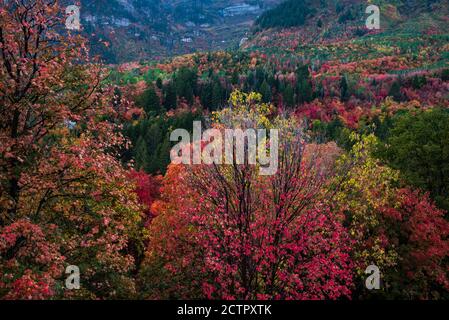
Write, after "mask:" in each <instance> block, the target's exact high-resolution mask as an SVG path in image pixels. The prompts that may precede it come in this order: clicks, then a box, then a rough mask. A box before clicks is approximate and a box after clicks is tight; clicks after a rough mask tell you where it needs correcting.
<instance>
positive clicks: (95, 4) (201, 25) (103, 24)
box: [65, 0, 281, 63]
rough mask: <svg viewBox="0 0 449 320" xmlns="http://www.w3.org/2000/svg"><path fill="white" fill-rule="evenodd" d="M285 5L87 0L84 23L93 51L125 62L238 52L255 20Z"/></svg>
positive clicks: (267, 0)
mask: <svg viewBox="0 0 449 320" xmlns="http://www.w3.org/2000/svg"><path fill="white" fill-rule="evenodd" d="M65 2H66V3H67V4H69V3H70V2H69V1H65ZM280 2H281V0H250V1H240V0H219V1H215V0H214V1H211V0H95V1H93V0H82V1H81V20H82V26H83V29H84V33H85V34H86V35H88V36H89V37H90V39H91V43H92V45H93V48H94V52H96V53H100V54H101V55H102V56H103V58H105V59H106V61H107V62H110V63H120V62H126V61H133V60H141V59H158V58H163V57H167V56H174V55H177V54H185V53H191V52H195V51H208V50H218V49H225V48H228V47H236V46H238V44H239V42H240V40H241V39H242V38H243V37H244V36H245V34H246V33H247V32H248V31H249V29H250V28H251V26H252V22H253V20H254V19H255V18H256V17H257V16H258V15H259V14H261V13H262V12H263V11H264V10H266V9H269V8H271V7H273V6H275V5H277V4H279V3H280ZM104 43H107V46H105V45H104Z"/></svg>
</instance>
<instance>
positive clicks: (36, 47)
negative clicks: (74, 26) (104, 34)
mask: <svg viewBox="0 0 449 320" xmlns="http://www.w3.org/2000/svg"><path fill="white" fill-rule="evenodd" d="M129 2H132V1H129ZM155 2H157V1H155ZM243 2H244V1H243ZM262 2H263V1H262ZM112 3H114V1H111V6H112ZM370 4H376V5H378V7H379V8H380V28H379V29H378V28H374V29H373V28H367V27H366V26H365V20H366V19H367V17H368V16H369V14H366V12H365V9H366V7H367V6H368V5H370ZM155 5H156V4H155ZM66 6H67V3H66V2H65V1H57V0H29V1H21V0H11V1H6V0H0V299H1V300H3V299H5V300H60V299H64V300H65V299H67V300H72V299H73V300H77V299H79V300H90V299H93V300H96V299H98V300H106V299H112V300H115V299H138V300H184V299H188V300H191V299H198V300H201V299H207V300H371V299H378V300H394V299H401V300H447V299H449V213H448V212H449V29H448V26H449V3H448V1H445V0H427V1H400V0H391V1H387V0H379V1H361V0H341V1H328V0H316V1H315V0H298V1H291V0H288V1H285V2H283V3H282V4H280V5H279V6H274V7H273V8H272V9H269V10H266V11H264V13H263V14H261V15H260V16H259V17H258V18H257V19H254V22H253V25H252V27H251V29H249V30H248V31H247V33H248V36H247V37H246V38H245V39H242V41H240V43H239V44H238V45H237V46H231V47H230V48H228V49H226V50H217V51H212V50H211V51H200V50H198V51H196V52H192V53H189V54H185V55H178V56H164V57H158V58H157V59H156V58H153V57H151V56H150V57H147V58H146V59H141V60H134V61H116V63H113V64H112V63H109V62H107V59H105V57H104V56H102V51H101V50H98V48H96V49H95V50H93V49H92V46H93V44H92V42H95V41H97V40H95V39H94V38H93V36H92V35H91V34H89V32H87V31H86V29H84V30H83V29H81V30H79V31H78V30H70V29H67V27H66V20H67V13H66V10H65V8H66ZM81 10H83V4H81ZM227 10H228V11H226V12H233V11H231V10H237V9H235V8H234V9H232V7H231V9H227ZM82 12H83V11H81V13H82ZM176 27H177V28H178V27H179V26H176ZM104 28H106V27H104ZM108 28H109V27H108ZM173 28H174V27H173ZM176 30H177V32H179V30H180V29H179V28H178V29H176ZM89 31H90V30H89ZM111 34H112V33H111ZM114 34H116V37H117V38H116V39H115V40H114V41H116V42H117V41H120V38H118V37H119V32H118V31H117V33H115V32H114ZM243 40H245V41H243ZM97 42H98V41H97ZM95 45H96V46H98V43H95ZM101 45H102V46H104V51H103V53H104V52H106V51H108V52H109V51H110V50H114V47H113V46H112V48H110V47H109V46H110V44H109V43H108V42H107V41H104V43H102V44H101ZM194 122H200V123H201V124H202V126H203V127H204V128H209V129H213V130H215V131H214V132H218V133H220V132H225V130H226V129H237V128H238V129H242V130H246V129H259V130H267V131H270V130H276V132H278V138H279V139H278V140H279V141H278V143H277V144H276V151H277V155H278V159H277V160H278V161H277V171H276V173H275V174H273V175H260V174H259V169H260V166H261V165H260V164H251V163H248V162H247V161H244V162H243V163H237V162H234V163H232V164H217V163H214V164H206V163H200V164H193V165H190V164H186V163H175V162H174V161H173V152H172V150H173V147H174V146H175V145H176V143H177V142H176V141H173V139H172V138H171V136H172V132H173V131H174V130H176V129H184V130H186V131H187V132H193V125H194ZM248 140H249V139H248ZM208 143H211V141H201V144H200V148H207V144H208ZM248 144H249V142H248ZM266 147H267V148H268V150H269V151H271V152H274V149H275V145H274V144H270V143H268V144H267V145H266ZM189 148H193V149H194V148H195V147H194V146H193V147H192V146H191V145H187V149H189ZM248 148H249V147H248ZM185 150H186V149H184V151H185ZM245 150H246V149H245ZM184 151H183V152H184ZM370 270H371V271H370ZM372 272H374V274H375V273H376V272H378V273H379V279H377V280H376V279H375V278H369V276H370V275H371V274H372ZM73 274H75V275H77V276H78V277H79V278H78V279H76V278H73ZM367 279H368V280H367ZM370 279H371V280H370ZM72 280H73V281H72Z"/></svg>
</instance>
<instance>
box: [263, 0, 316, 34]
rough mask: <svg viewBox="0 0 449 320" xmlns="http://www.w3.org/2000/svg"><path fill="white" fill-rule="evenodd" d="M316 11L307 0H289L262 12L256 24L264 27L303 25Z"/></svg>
mask: <svg viewBox="0 0 449 320" xmlns="http://www.w3.org/2000/svg"><path fill="white" fill-rule="evenodd" d="M314 12H315V10H314V9H312V8H311V7H310V6H309V3H308V2H307V1H305V0H288V1H285V2H283V3H281V4H280V5H279V6H278V7H276V8H274V9H272V10H268V11H267V12H265V13H264V14H262V15H261V16H260V17H259V18H258V19H257V21H256V25H258V26H260V27H261V28H262V29H268V28H275V27H295V26H302V25H304V23H305V22H306V18H307V17H308V16H309V15H313V14H314Z"/></svg>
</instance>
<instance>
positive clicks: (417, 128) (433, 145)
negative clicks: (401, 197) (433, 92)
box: [377, 109, 449, 209]
mask: <svg viewBox="0 0 449 320" xmlns="http://www.w3.org/2000/svg"><path fill="white" fill-rule="evenodd" d="M448 141H449V112H448V111H447V110H441V109H433V110H429V111H425V112H421V113H418V114H417V115H414V114H411V113H407V114H404V115H402V116H400V117H399V119H398V120H397V121H396V122H395V123H394V126H393V128H392V129H391V131H390V132H389V135H388V138H387V140H386V142H385V143H382V144H381V145H380V147H379V150H378V152H377V153H378V156H379V157H380V158H381V159H382V160H384V161H385V162H386V163H387V164H388V165H389V166H391V167H392V168H394V169H398V170H399V171H400V172H401V175H402V177H403V178H404V180H405V181H406V182H407V183H409V184H411V185H413V186H416V187H418V188H421V189H423V190H426V191H429V192H430V194H431V196H432V197H433V199H434V200H435V201H436V202H437V204H438V205H439V206H440V207H442V208H444V209H449V196H448V195H449V144H448Z"/></svg>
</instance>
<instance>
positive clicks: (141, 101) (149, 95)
mask: <svg viewBox="0 0 449 320" xmlns="http://www.w3.org/2000/svg"><path fill="white" fill-rule="evenodd" d="M136 104H137V105H138V106H140V107H142V108H143V109H144V110H145V112H146V113H147V115H148V114H154V113H156V114H157V113H159V112H160V111H161V102H160V99H159V96H158V95H157V93H156V90H154V87H153V86H152V85H151V86H150V87H148V89H147V90H145V92H144V93H143V94H142V95H141V96H140V97H138V98H137V100H136Z"/></svg>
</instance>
